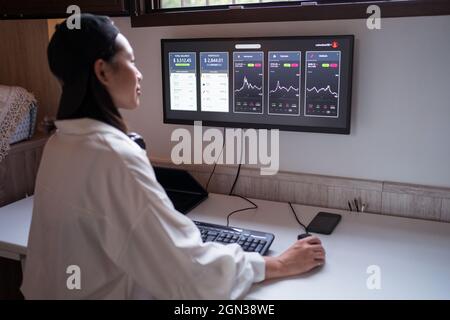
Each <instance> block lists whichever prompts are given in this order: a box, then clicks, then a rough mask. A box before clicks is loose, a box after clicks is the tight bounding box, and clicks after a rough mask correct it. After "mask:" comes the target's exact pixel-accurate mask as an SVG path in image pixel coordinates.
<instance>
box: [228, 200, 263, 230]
mask: <svg viewBox="0 0 450 320" xmlns="http://www.w3.org/2000/svg"><path fill="white" fill-rule="evenodd" d="M230 195H231V196H234V197H239V198H241V199H244V200H245V201H247V202H249V203H251V204H252V205H253V207H248V208H243V209H237V210H234V211H232V212H230V213H229V214H228V215H227V227H229V226H230V217H231V216H232V215H233V214H235V213H237V212H241V211H246V210H251V209H258V206H257V205H256V203H254V202H253V201H251V200H250V199H247V198H246V197H243V196H241V195H238V194H230Z"/></svg>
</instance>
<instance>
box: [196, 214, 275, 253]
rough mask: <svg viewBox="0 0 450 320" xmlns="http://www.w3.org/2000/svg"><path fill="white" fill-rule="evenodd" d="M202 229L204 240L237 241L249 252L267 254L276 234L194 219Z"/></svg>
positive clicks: (228, 242) (223, 242)
mask: <svg viewBox="0 0 450 320" xmlns="http://www.w3.org/2000/svg"><path fill="white" fill-rule="evenodd" d="M194 223H195V224H196V226H197V228H198V229H199V230H200V233H201V235H202V240H203V242H209V241H212V242H219V243H222V244H230V243H237V244H238V245H240V246H241V247H242V249H244V251H247V252H258V253H259V254H261V255H265V254H266V253H267V251H268V250H269V247H270V245H271V244H272V242H273V239H274V238H275V236H274V235H273V234H271V233H267V232H262V231H255V230H247V229H239V228H236V227H226V226H224V225H218V224H212V223H206V222H200V221H194Z"/></svg>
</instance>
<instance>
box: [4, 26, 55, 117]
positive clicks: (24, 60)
mask: <svg viewBox="0 0 450 320" xmlns="http://www.w3.org/2000/svg"><path fill="white" fill-rule="evenodd" d="M0 39H1V41H0V57H1V59H2V61H1V64H0V84H3V85H10V86H20V87H23V88H25V89H27V90H28V91H30V92H32V93H33V94H34V95H35V97H36V99H37V101H38V115H37V123H40V121H41V120H42V119H43V117H44V115H49V116H54V115H55V114H56V110H57V106H58V102H59V96H60V87H59V84H58V82H57V81H56V79H55V78H54V77H53V75H52V74H51V72H50V69H49V67H48V62H47V45H48V42H49V40H48V28H47V20H0Z"/></svg>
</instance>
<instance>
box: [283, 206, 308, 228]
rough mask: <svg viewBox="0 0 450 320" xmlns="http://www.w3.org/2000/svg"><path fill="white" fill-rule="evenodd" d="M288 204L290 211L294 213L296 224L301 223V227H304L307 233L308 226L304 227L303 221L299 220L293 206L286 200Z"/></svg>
mask: <svg viewBox="0 0 450 320" xmlns="http://www.w3.org/2000/svg"><path fill="white" fill-rule="evenodd" d="M288 203H289V206H290V207H291V210H292V213H293V214H294V217H295V220H297V222H298V224H299V225H301V226H302V227H303V229H305V232H306V233H308V228H307V227H305V225H304V224H303V223H301V222H300V220H299V219H298V217H297V213H296V212H295V210H294V207H293V206H292V203H290V202H288Z"/></svg>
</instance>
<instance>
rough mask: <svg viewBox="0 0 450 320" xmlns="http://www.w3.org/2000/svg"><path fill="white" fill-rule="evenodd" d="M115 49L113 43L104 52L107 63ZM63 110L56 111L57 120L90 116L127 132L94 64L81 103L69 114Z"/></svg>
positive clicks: (115, 51)
mask: <svg viewBox="0 0 450 320" xmlns="http://www.w3.org/2000/svg"><path fill="white" fill-rule="evenodd" d="M117 51H118V48H117V46H116V45H115V44H114V45H113V46H112V47H111V48H110V49H109V50H108V51H107V52H105V54H104V55H103V57H102V59H103V60H105V61H106V62H108V63H113V61H112V60H113V57H114V56H115V54H116V53H117ZM63 111H64V110H59V111H58V115H57V119H58V120H66V119H78V118H91V119H94V120H98V121H102V122H104V123H107V124H109V125H111V126H113V127H115V128H117V129H119V130H120V131H122V132H124V133H127V126H126V124H125V122H124V120H123V118H122V115H121V114H120V112H119V110H118V109H117V107H116V106H115V105H114V103H113V101H112V98H111V95H110V94H109V92H108V91H107V90H106V88H105V87H104V86H103V84H102V83H101V82H100V81H99V80H98V78H97V76H96V75H95V73H94V65H92V66H91V68H90V70H89V74H88V81H87V88H86V94H85V96H84V99H83V101H82V103H81V105H80V106H79V107H78V109H76V110H75V111H74V112H73V113H72V114H70V115H64V112H63Z"/></svg>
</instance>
